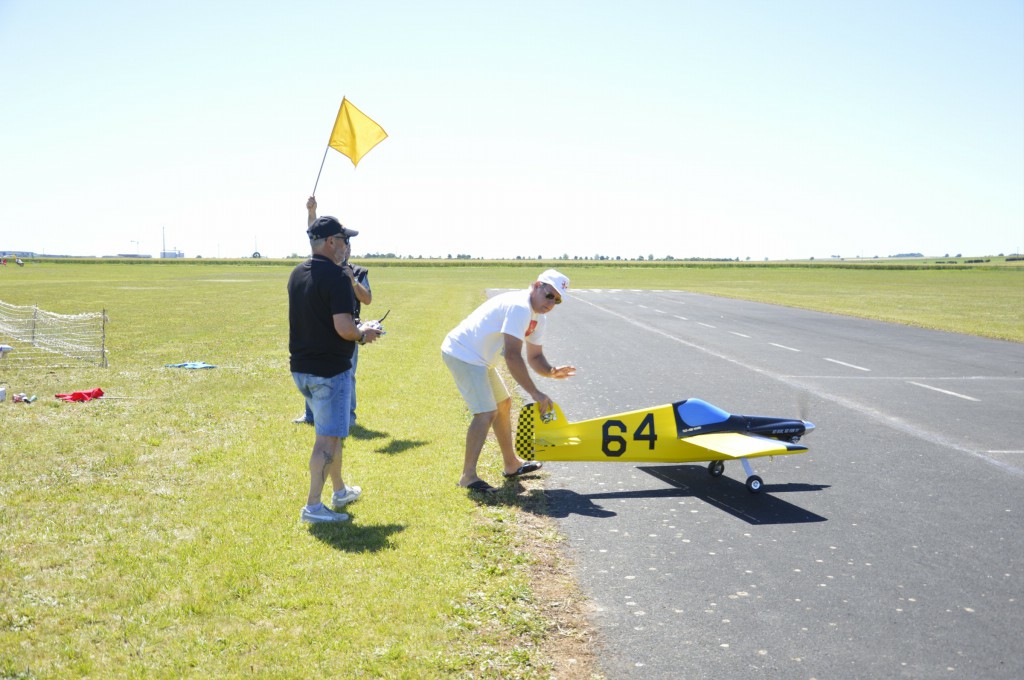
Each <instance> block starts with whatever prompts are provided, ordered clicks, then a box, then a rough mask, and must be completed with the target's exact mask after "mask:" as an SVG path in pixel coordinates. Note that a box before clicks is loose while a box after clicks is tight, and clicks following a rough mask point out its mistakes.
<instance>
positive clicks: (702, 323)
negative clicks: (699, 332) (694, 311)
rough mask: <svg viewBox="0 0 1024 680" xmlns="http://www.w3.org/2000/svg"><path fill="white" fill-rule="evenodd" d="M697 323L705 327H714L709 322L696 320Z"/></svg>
mask: <svg viewBox="0 0 1024 680" xmlns="http://www.w3.org/2000/svg"><path fill="white" fill-rule="evenodd" d="M697 324H698V325H700V326H705V327H707V328H714V326H712V325H711V324H709V323H704V322H703V321H698V322H697Z"/></svg>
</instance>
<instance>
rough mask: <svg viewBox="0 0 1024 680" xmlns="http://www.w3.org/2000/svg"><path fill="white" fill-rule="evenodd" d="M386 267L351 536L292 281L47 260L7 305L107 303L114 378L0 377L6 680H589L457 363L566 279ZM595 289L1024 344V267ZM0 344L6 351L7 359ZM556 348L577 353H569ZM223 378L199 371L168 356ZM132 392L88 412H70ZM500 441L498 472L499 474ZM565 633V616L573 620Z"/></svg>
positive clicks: (546, 559) (277, 276)
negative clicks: (319, 435) (486, 493)
mask: <svg viewBox="0 0 1024 680" xmlns="http://www.w3.org/2000/svg"><path fill="white" fill-rule="evenodd" d="M367 264H368V265H369V266H370V267H371V281H372V284H373V289H374V295H375V302H374V305H373V306H372V307H370V308H367V309H366V316H368V317H372V316H379V315H380V314H383V312H384V311H386V310H387V309H389V308H390V309H391V310H392V311H391V314H390V316H389V317H388V319H387V322H386V326H387V330H388V335H387V336H386V337H385V338H384V339H382V340H381V341H380V342H378V343H376V344H374V345H372V346H369V347H366V348H365V349H364V350H363V353H362V355H361V360H360V368H359V399H360V425H361V428H360V429H359V430H358V431H357V432H356V433H355V435H354V436H353V437H351V438H349V440H348V442H347V444H346V449H345V476H346V479H347V480H348V481H349V482H350V483H354V484H359V485H361V486H362V487H363V490H364V495H363V498H362V499H361V500H360V501H359V502H358V503H356V504H354V505H352V506H350V508H349V510H348V511H349V512H350V514H351V515H352V516H353V522H351V523H350V524H347V525H343V526H336V527H324V526H319V527H312V528H311V527H309V526H307V525H304V524H302V523H300V522H299V521H298V513H299V508H300V507H301V505H302V504H303V502H304V499H305V495H306V490H307V487H308V468H307V462H308V457H309V449H310V446H311V443H312V437H313V435H312V431H311V430H310V429H309V428H307V427H304V426H296V425H292V424H291V422H290V421H291V419H292V418H293V417H294V416H296V415H298V413H299V412H300V409H301V401H300V399H299V397H298V394H297V392H296V390H295V387H294V385H293V384H292V382H291V378H290V375H289V373H288V356H287V314H286V311H287V299H286V295H285V282H286V280H287V277H288V274H289V272H290V269H291V264H288V263H260V264H254V263H211V262H206V263H190V262H186V263H174V264H173V265H170V264H161V263H157V262H152V263H146V264H144V265H140V264H132V265H128V264H120V263H114V262H109V263H102V264H75V263H40V264H34V263H33V264H30V265H28V266H26V267H24V268H18V269H15V268H12V267H8V268H7V269H6V270H3V271H0V300H3V301H5V302H8V303H11V304H18V305H28V304H37V305H39V306H40V307H41V308H43V309H46V310H48V311H54V312H60V313H79V312H85V311H99V310H100V309H106V310H107V314H108V316H109V319H110V321H109V324H108V327H107V348H108V350H109V360H110V366H109V368H105V369H104V368H97V367H90V366H78V367H73V368H45V367H44V368H39V367H32V366H25V365H23V364H19V363H18V362H16V361H13V360H10V359H11V358H10V357H9V360H8V361H6V362H5V363H2V364H0V384H2V385H5V386H6V387H7V388H8V393H9V394H12V393H17V392H27V393H29V394H36V395H38V396H39V400H38V401H37V402H35V403H33V404H14V403H12V402H11V400H10V399H8V400H7V401H6V402H3V403H0V677H3V678H9V677H24V678H37V677H38V678H67V677H86V676H91V677H183V676H184V677H223V676H229V677H234V676H240V675H251V676H255V677H275V678H277V677H295V678H307V677H314V676H327V677H349V676H360V675H362V676H365V677H403V678H404V677H408V678H423V677H450V676H456V677H458V676H463V677H502V678H505V677H548V676H549V675H551V674H552V673H555V674H557V675H559V677H580V676H582V677H586V676H587V675H588V674H589V672H590V668H591V666H590V665H589V663H588V661H587V658H586V654H587V652H588V650H587V646H586V644H584V642H581V639H583V638H585V636H586V630H585V623H580V624H579V626H578V627H575V628H574V627H573V625H572V621H569V620H567V619H566V614H565V612H566V611H570V612H571V610H572V607H573V605H574V604H578V600H579V597H578V595H577V594H576V592H575V591H574V590H573V584H572V581H571V579H570V578H568V577H567V574H568V573H569V572H570V571H571V570H570V567H569V565H566V564H565V563H564V562H562V561H561V559H562V558H561V557H560V556H559V555H560V553H559V551H558V549H557V548H558V542H559V540H560V539H559V536H558V534H557V531H556V530H555V527H554V525H553V524H552V522H551V521H550V520H549V519H547V518H546V517H545V516H544V498H543V494H542V493H541V492H540V484H539V482H537V481H533V482H530V481H527V482H525V488H520V489H518V493H515V491H516V490H513V489H509V490H507V491H506V492H505V493H503V494H502V495H501V496H500V497H499V498H498V500H497V501H496V502H494V503H487V504H479V503H477V502H476V501H474V500H473V499H471V498H469V497H468V496H467V494H466V493H465V492H464V491H462V490H459V489H458V488H456V485H455V483H456V480H457V479H458V474H459V470H460V467H461V458H462V442H463V437H464V434H465V427H466V424H467V422H468V416H467V414H466V412H465V409H464V408H463V406H462V402H461V399H460V398H459V396H458V394H457V392H456V390H455V388H454V385H453V384H452V382H451V380H450V378H449V376H448V374H447V372H446V370H445V368H444V365H443V364H442V363H441V361H440V358H439V349H438V348H439V345H440V342H441V339H442V338H443V336H444V334H445V333H446V332H447V331H448V330H449V329H450V328H451V327H453V326H454V325H455V324H456V323H457V322H458V321H459V320H460V319H461V318H462V317H463V316H464V315H465V314H467V313H468V312H469V311H471V310H472V309H473V308H474V307H475V306H476V305H477V304H478V303H479V302H480V301H482V300H483V297H484V292H483V291H484V289H485V288H488V287H516V286H525V285H526V284H528V283H529V281H530V280H532V278H533V276H534V275H535V274H536V273H538V272H539V270H540V268H541V267H542V266H545V265H541V264H539V263H527V264H524V265H523V266H519V267H516V266H500V267H499V266H491V267H445V266H416V267H411V266H394V263H389V264H388V265H387V266H383V265H382V266H377V267H374V264H375V263H374V262H372V261H371V262H369V263H367ZM558 264H559V265H560V266H563V271H565V272H566V273H567V274H569V275H570V276H571V277H572V278H573V284H574V286H575V287H579V288H645V289H669V288H671V289H686V290H693V291H698V292H707V293H714V294H719V295H727V296H734V297H746V298H750V299H757V300H764V301H769V302H775V303H781V304H792V305H798V306H804V307H809V308H814V309H822V310H827V311H838V312H841V313H846V314H858V315H864V316H871V317H875V318H882V319H886V320H894V321H901V322H905V323H913V324H918V325H921V326H926V327H931V328H941V329H944V330H950V331H955V332H962V333H976V334H981V335H988V336H990V337H998V338H1005V339H1009V340H1013V341H1017V342H1021V341H1024V270H1021V269H1017V268H1012V269H1011V268H1007V269H1004V270H996V269H971V270H951V271H944V270H922V271H913V270H910V271H903V270H900V271H881V270H863V271H862V270H847V269H835V270H833V269H827V268H814V269H806V268H796V269H785V268H762V269H754V268H716V267H686V268H679V267H630V268H616V267H610V266H579V265H571V264H569V263H558ZM3 340H4V339H3V337H0V342H3ZM558 355H559V356H567V357H569V358H571V348H563V349H560V351H559V352H558ZM184 361H206V362H209V363H212V364H216V365H217V366H218V368H216V369H210V370H199V371H188V370H183V369H171V368H164V365H165V364H168V363H180V362H184ZM93 387H102V388H103V390H104V391H105V392H106V394H107V395H108V396H109V397H111V398H110V399H104V400H102V401H98V402H89V403H85V404H67V403H64V402H60V401H58V400H56V399H54V398H53V395H54V394H56V393H59V392H68V391H72V390H81V389H88V388H93ZM498 459H499V456H498V453H497V449H496V445H494V444H493V443H488V445H487V448H486V449H485V451H484V455H483V458H482V460H483V463H484V464H483V465H482V467H481V470H482V472H483V473H484V476H485V477H486V478H488V479H491V480H497V479H498V478H499V477H500V474H499V472H500V470H499V464H498ZM570 618H571V616H570Z"/></svg>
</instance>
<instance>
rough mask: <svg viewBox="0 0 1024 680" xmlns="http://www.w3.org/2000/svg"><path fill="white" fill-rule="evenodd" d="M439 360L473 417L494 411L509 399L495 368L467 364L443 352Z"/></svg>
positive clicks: (506, 389)
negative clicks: (442, 362)
mask: <svg viewBox="0 0 1024 680" xmlns="http://www.w3.org/2000/svg"><path fill="white" fill-rule="evenodd" d="M441 358H442V359H444V363H445V365H446V366H447V367H448V370H449V371H451V372H452V377H453V378H455V385H456V387H458V388H459V392H460V393H461V394H462V398H463V399H465V400H466V406H468V407H469V410H470V412H471V413H473V414H474V415H476V414H477V413H489V412H491V411H496V410H497V409H498V403H499V402H502V401H505V400H506V399H508V398H509V396H510V395H509V393H508V388H507V387H505V382H504V381H503V380H502V379H501V376H500V375H499V374H498V370H497V369H496V368H493V367H490V368H489V367H487V366H476V365H474V364H467V363H466V362H465V361H462V360H461V359H456V358H455V357H453V356H451V355H450V354H445V353H444V352H441Z"/></svg>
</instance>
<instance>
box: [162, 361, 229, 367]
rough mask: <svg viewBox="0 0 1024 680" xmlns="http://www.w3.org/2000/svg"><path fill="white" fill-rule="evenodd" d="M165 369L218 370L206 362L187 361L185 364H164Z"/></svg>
mask: <svg viewBox="0 0 1024 680" xmlns="http://www.w3.org/2000/svg"><path fill="white" fill-rule="evenodd" d="M164 367H165V368H217V367H216V366H214V365H213V364H208V363H206V362H205V361H187V362H185V363H183V364H164Z"/></svg>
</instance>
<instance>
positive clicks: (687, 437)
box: [516, 399, 814, 493]
mask: <svg viewBox="0 0 1024 680" xmlns="http://www.w3.org/2000/svg"><path fill="white" fill-rule="evenodd" d="M813 429H814V424H813V423H809V422H807V421H805V420H799V419H795V418H773V417H768V416H741V415H733V414H731V413H728V412H726V411H723V410H722V409H720V408H718V407H717V406H712V405H711V404H709V403H707V402H706V401H703V400H701V399H685V400H683V401H677V402H675V403H673V404H664V405H661V406H655V407H653V408H647V409H640V410H637V411H629V412H626V413H619V414H616V415H613V416H606V417H604V418H593V419H591V420H581V421H579V422H575V423H571V422H569V421H568V420H567V419H566V418H565V415H564V414H563V413H562V409H561V408H560V407H559V406H558V405H557V404H554V405H553V407H552V410H551V411H549V412H548V413H546V414H545V415H544V416H543V417H542V416H541V415H540V413H539V412H538V410H537V405H536V404H527V405H526V406H524V407H523V408H522V409H521V410H520V412H519V424H518V427H517V429H516V453H517V454H518V455H519V457H520V458H524V459H526V460H543V461H589V462H596V461H601V462H615V461H619V462H629V463H693V462H703V461H710V463H709V465H708V472H710V473H711V475H712V476H714V477H718V476H720V475H721V474H722V472H723V471H724V469H725V463H724V461H726V460H736V459H738V460H740V461H741V462H742V463H743V468H744V470H745V471H746V473H747V488H748V489H749V490H750V491H751V492H752V493H757V492H759V491H760V490H761V487H762V486H763V481H762V480H761V478H760V477H758V476H757V475H755V474H754V471H753V469H752V468H751V466H750V462H749V461H748V459H749V458H758V457H761V456H783V455H789V454H794V453H803V452H804V451H807V447H806V446H801V445H800V444H797V442H798V441H799V440H800V438H801V437H802V436H804V435H805V434H807V433H808V432H810V431H811V430H813Z"/></svg>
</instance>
